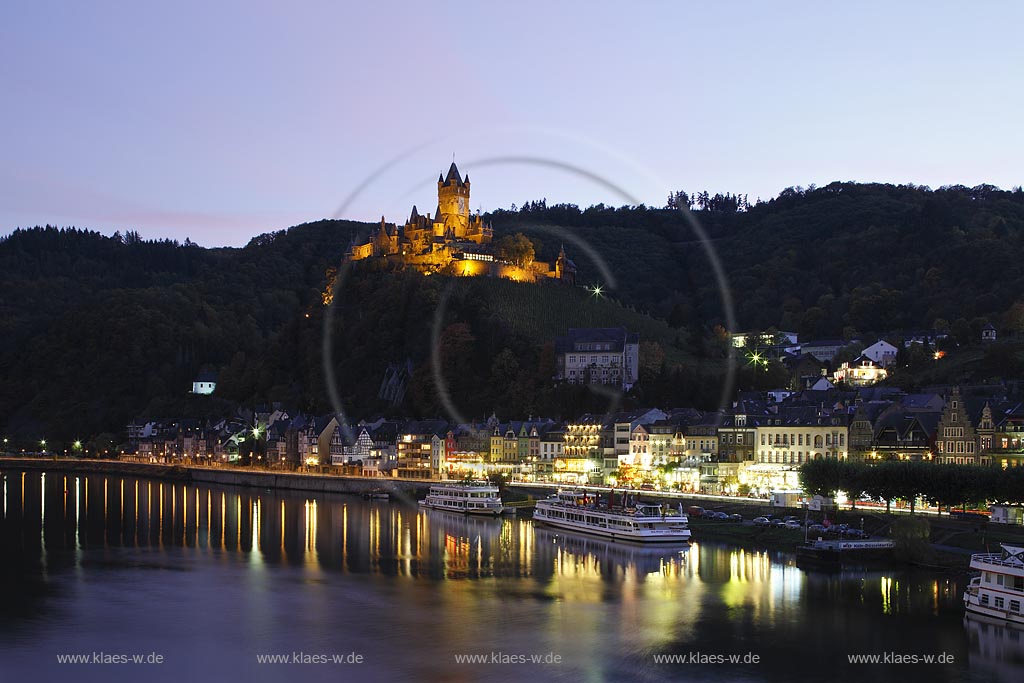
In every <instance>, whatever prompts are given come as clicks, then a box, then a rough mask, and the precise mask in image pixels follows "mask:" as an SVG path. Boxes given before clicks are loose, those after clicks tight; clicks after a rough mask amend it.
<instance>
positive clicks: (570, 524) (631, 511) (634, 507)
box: [533, 491, 690, 543]
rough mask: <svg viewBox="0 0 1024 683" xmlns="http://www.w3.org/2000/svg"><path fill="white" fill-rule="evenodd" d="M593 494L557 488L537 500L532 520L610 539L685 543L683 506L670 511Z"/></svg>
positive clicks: (687, 538) (662, 507)
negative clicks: (604, 498)
mask: <svg viewBox="0 0 1024 683" xmlns="http://www.w3.org/2000/svg"><path fill="white" fill-rule="evenodd" d="M613 498H614V493H610V494H609V496H608V500H607V501H605V500H603V499H601V498H600V497H599V496H597V495H596V494H594V493H586V492H579V491H559V492H558V493H556V494H554V495H552V496H550V497H548V498H546V499H544V500H539V501H537V508H536V510H534V513H533V520H534V521H535V522H537V523H539V524H546V525H548V526H552V527H557V528H560V529H569V530H572V531H579V532H583V533H587V534H594V535H596V536H601V537H603V538H610V539H612V540H613V541H632V542H639V543H688V542H689V540H690V529H689V528H688V527H687V522H688V520H687V517H686V515H685V514H683V511H682V506H680V509H679V510H673V509H671V508H669V507H668V506H667V505H662V504H660V503H644V502H638V501H635V500H633V501H630V500H628V499H625V494H623V499H620V501H619V504H618V505H615V504H613Z"/></svg>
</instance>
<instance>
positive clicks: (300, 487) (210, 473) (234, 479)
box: [0, 457, 432, 495]
mask: <svg viewBox="0 0 1024 683" xmlns="http://www.w3.org/2000/svg"><path fill="white" fill-rule="evenodd" d="M0 469H21V470H35V471H42V470H55V471H62V472H73V473H82V474H109V475H122V476H130V477H145V478H151V479H163V480H169V481H179V482H191V483H200V484H216V485H221V486H241V487H245V488H260V489H276V490H281V491H309V492H314V493H350V494H357V495H358V494H363V493H367V492H369V491H372V490H376V489H384V490H386V491H388V492H394V493H416V492H418V491H420V490H426V489H427V488H428V487H429V486H430V484H431V483H432V482H430V481H426V480H423V481H420V480H415V479H384V478H373V477H353V476H348V475H346V476H332V475H324V474H306V473H303V472H273V471H264V470H249V469H242V468H228V467H200V466H197V465H163V464H156V463H138V462H125V461H121V460H77V459H76V460H72V459H70V458H68V459H64V458H53V459H42V458H9V457H0Z"/></svg>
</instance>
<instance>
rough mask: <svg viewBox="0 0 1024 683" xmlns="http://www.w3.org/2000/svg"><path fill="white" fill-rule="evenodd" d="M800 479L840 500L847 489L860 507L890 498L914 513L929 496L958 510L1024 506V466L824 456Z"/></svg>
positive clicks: (887, 502)
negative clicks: (838, 494) (863, 500)
mask: <svg viewBox="0 0 1024 683" xmlns="http://www.w3.org/2000/svg"><path fill="white" fill-rule="evenodd" d="M800 483H801V485H802V486H803V489H804V491H806V492H807V493H808V494H809V495H812V496H813V495H819V496H824V497H826V498H834V497H835V495H836V492H837V491H843V492H845V493H846V495H847V496H848V497H849V498H850V499H851V500H852V501H853V504H854V505H856V501H857V500H859V499H861V498H862V497H863V496H867V497H869V498H871V499H872V500H874V501H878V502H885V511H886V512H889V511H890V506H891V504H892V501H894V500H901V501H905V502H907V503H909V504H910V511H911V512H914V510H915V505H916V502H917V500H918V499H919V498H920V499H923V500H926V501H928V503H929V504H931V505H935V506H936V507H938V509H939V512H940V513H941V512H942V508H943V507H945V508H946V511H947V512H952V510H953V507H954V506H963V507H965V508H967V507H972V508H974V509H977V508H978V506H981V505H984V504H986V503H1009V504H1024V467H1011V468H1008V469H1005V470H1004V469H1002V468H1001V467H999V466H996V465H993V466H984V465H951V464H941V465H938V464H933V463H929V462H915V461H908V460H888V461H883V462H880V463H877V464H869V463H866V462H857V461H851V460H834V459H829V458H820V459H817V460H811V461H810V462H807V463H804V464H803V465H802V466H801V467H800Z"/></svg>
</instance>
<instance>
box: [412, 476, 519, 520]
mask: <svg viewBox="0 0 1024 683" xmlns="http://www.w3.org/2000/svg"><path fill="white" fill-rule="evenodd" d="M420 505H422V506H423V507H428V508H433V509H435V510H448V511H449V512H462V513H465V514H467V515H492V516H497V515H500V514H501V512H502V510H503V509H504V506H503V505H502V504H501V496H500V494H499V492H498V487H497V486H492V485H490V484H459V483H452V484H435V485H433V486H431V487H430V493H428V494H427V497H426V498H424V499H423V500H421V501H420Z"/></svg>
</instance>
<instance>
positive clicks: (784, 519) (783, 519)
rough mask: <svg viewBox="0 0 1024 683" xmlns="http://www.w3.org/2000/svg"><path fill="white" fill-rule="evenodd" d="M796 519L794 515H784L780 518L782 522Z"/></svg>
mask: <svg viewBox="0 0 1024 683" xmlns="http://www.w3.org/2000/svg"><path fill="white" fill-rule="evenodd" d="M797 519H798V518H797V517H795V516H794V515H786V516H785V517H783V518H782V521H783V522H795V521H797Z"/></svg>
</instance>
